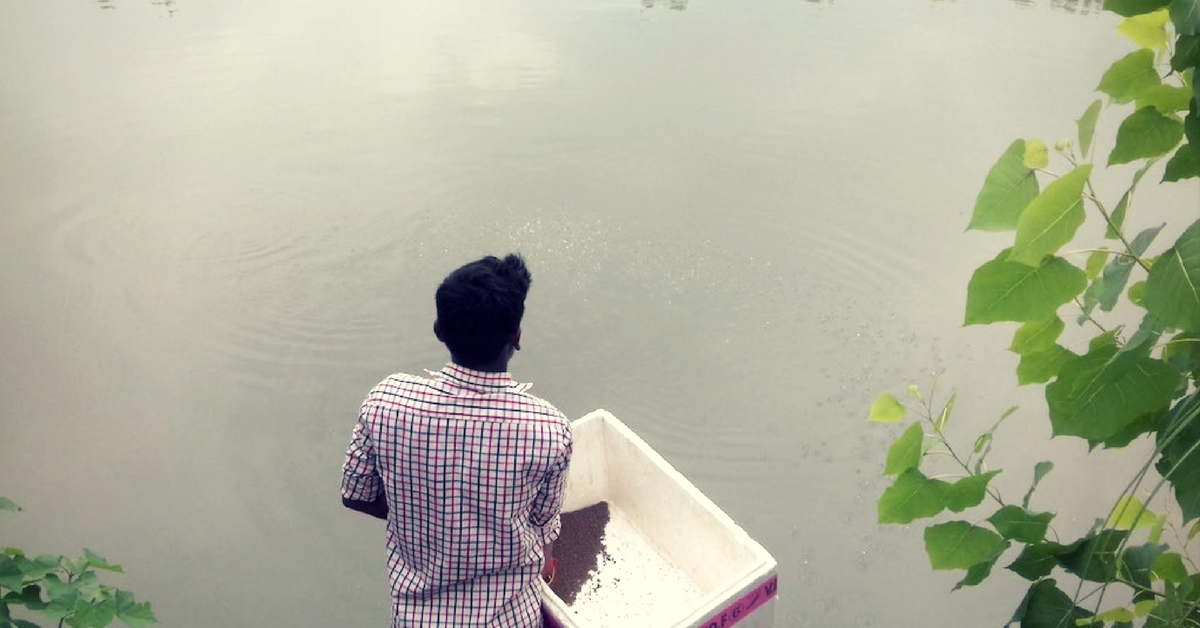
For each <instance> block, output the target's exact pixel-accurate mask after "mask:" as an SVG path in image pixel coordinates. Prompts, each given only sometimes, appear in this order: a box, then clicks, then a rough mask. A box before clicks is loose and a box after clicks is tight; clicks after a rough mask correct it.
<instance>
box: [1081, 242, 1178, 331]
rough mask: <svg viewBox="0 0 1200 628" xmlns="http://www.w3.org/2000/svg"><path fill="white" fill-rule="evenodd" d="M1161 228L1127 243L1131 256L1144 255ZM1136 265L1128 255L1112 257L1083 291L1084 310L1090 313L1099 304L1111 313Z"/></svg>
mask: <svg viewBox="0 0 1200 628" xmlns="http://www.w3.org/2000/svg"><path fill="white" fill-rule="evenodd" d="M1163 226H1164V225H1159V226H1157V227H1154V228H1151V229H1146V230H1143V231H1142V232H1141V233H1139V234H1137V236H1136V237H1134V239H1133V241H1132V242H1130V243H1129V247H1130V249H1132V251H1133V254H1134V255H1139V256H1140V255H1142V254H1144V253H1145V252H1146V249H1147V248H1149V247H1150V244H1151V243H1152V242H1154V238H1155V237H1157V236H1158V234H1159V232H1160V231H1162V228H1163ZM1136 264H1137V261H1136V260H1135V259H1134V258H1132V257H1129V256H1128V255H1116V256H1114V257H1113V260H1112V261H1111V262H1109V263H1108V265H1107V266H1105V267H1104V272H1103V273H1102V274H1101V276H1100V278H1099V279H1097V280H1095V281H1093V282H1092V283H1091V285H1089V286H1088V288H1087V290H1085V291H1084V293H1083V300H1084V303H1085V306H1084V309H1085V310H1088V311H1090V310H1091V306H1092V305H1095V304H1099V305H1100V309H1102V310H1104V311H1105V312H1111V311H1112V309H1113V307H1115V306H1116V304H1117V300H1118V299H1119V298H1120V297H1121V291H1123V290H1124V289H1125V284H1127V283H1128V282H1129V273H1130V272H1131V271H1132V270H1133V267H1134V266H1135V265H1136Z"/></svg>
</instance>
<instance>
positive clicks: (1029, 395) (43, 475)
mask: <svg viewBox="0 0 1200 628" xmlns="http://www.w3.org/2000/svg"><path fill="white" fill-rule="evenodd" d="M1098 4H1099V3H1098V2H1096V3H1063V2H1058V3H1053V4H1051V3H1036V2H1032V3H1024V2H999V1H992V2H961V3H960V2H946V1H926V0H903V1H901V0H882V1H875V2H850V1H841V2H837V3H833V4H821V3H812V2H797V1H795V0H787V1H783V0H763V1H760V2H754V3H747V2H729V1H722V0H691V1H690V2H688V1H686V0H667V1H663V0H646V1H645V2H639V1H638V0H587V1H580V0H554V1H551V0H493V1H490V2H486V3H485V2H442V3H408V2H385V1H383V0H347V1H345V2H324V1H310V0H288V1H286V2H285V1H283V0H255V1H248V0H204V1H200V0H178V1H176V2H174V3H171V4H167V5H163V4H152V3H150V2H142V1H138V0H106V1H104V2H100V3H89V2H82V1H76V2H42V1H38V0H9V1H8V2H5V3H4V6H3V7H2V8H0V207H2V211H0V273H2V274H0V277H2V279H3V281H0V355H3V359H2V360H0V400H2V407H0V494H4V495H7V496H9V497H11V498H13V499H14V500H16V501H17V502H18V503H21V504H22V505H24V506H25V507H26V512H25V513H23V514H21V515H17V516H10V517H5V518H4V521H3V523H2V526H3V541H4V544H6V545H18V546H22V547H25V548H26V549H28V550H31V551H35V552H55V553H70V552H74V551H76V550H77V548H79V547H81V546H87V547H91V548H92V549H94V550H95V551H97V552H99V553H100V554H102V555H105V556H107V557H110V558H112V559H114V560H116V561H117V562H121V563H123V564H124V565H125V566H126V568H127V570H128V572H129V573H128V574H127V575H125V576H122V577H119V578H118V579H117V580H116V582H118V583H119V584H120V585H121V586H124V587H127V588H130V589H132V590H134V591H135V592H137V593H138V594H139V595H140V596H141V597H144V598H146V599H150V600H152V601H153V602H154V606H155V609H156V611H157V612H158V615H159V617H160V618H161V620H162V623H163V625H164V626H166V627H167V628H210V627H212V626H245V627H258V626H314V627H315V626H383V625H385V622H386V618H387V613H388V610H387V608H388V607H387V592H386V589H385V579H384V576H383V556H382V549H381V548H382V535H381V526H380V525H379V524H378V523H376V522H374V521H371V520H368V519H367V518H365V517H361V516H356V515H354V514H353V513H349V512H347V511H344V510H343V509H342V508H341V506H340V504H339V502H338V494H337V491H338V483H339V480H340V475H339V469H340V464H341V459H342V452H343V450H344V447H345V444H346V442H347V438H348V434H349V429H350V427H351V425H352V423H353V421H354V418H355V416H356V412H357V407H358V403H359V402H360V400H361V399H362V396H363V395H364V394H365V392H366V391H367V389H368V388H369V387H370V386H371V385H373V384H374V383H375V382H377V381H378V380H379V379H381V378H382V377H383V376H384V375H386V374H387V373H390V372H393V371H397V370H404V371H410V372H411V371H417V372H419V371H420V370H421V369H424V368H434V369H436V368H438V367H439V366H440V365H441V364H442V363H443V362H444V360H445V356H444V353H443V350H442V347H441V346H440V345H439V344H438V343H437V342H436V340H435V339H434V338H433V335H432V333H431V331H430V326H431V323H432V319H433V306H432V293H433V289H434V287H435V286H436V285H437V283H438V282H439V281H440V280H441V278H442V277H443V276H444V275H445V274H446V273H447V272H448V271H449V270H451V269H453V268H454V267H456V266H458V265H459V264H461V263H463V262H465V261H468V260H470V259H473V258H475V257H478V256H479V255H482V254H485V253H502V252H507V251H510V250H518V251H521V252H523V253H524V254H525V255H526V257H527V259H528V261H529V263H530V265H531V267H532V269H533V272H534V287H533V292H532V293H531V295H530V299H529V303H528V314H527V317H526V321H525V334H524V337H523V338H524V343H523V344H524V350H523V351H522V352H521V353H520V355H519V356H518V358H517V360H516V361H515V362H514V364H513V370H514V372H515V373H516V375H517V376H518V378H519V379H521V380H523V381H534V382H535V383H536V386H535V388H534V391H535V392H538V393H540V394H542V395H543V396H545V397H547V398H549V399H551V400H553V401H555V402H556V403H557V404H558V405H559V406H560V407H561V408H562V409H563V410H564V411H565V412H566V413H567V414H568V415H570V416H572V417H575V416H579V415H582V414H583V413H585V412H587V411H589V410H591V409H594V408H597V407H604V408H608V409H609V410H611V411H613V412H614V413H615V414H617V416H619V417H620V418H622V419H623V420H624V421H626V422H627V423H629V424H630V425H631V426H632V427H633V428H634V429H635V430H636V431H638V432H639V433H640V434H642V435H643V436H644V437H645V438H646V439H647V440H648V441H649V442H650V443H651V444H652V445H653V446H655V447H656V448H657V449H658V450H659V451H660V452H661V453H662V454H663V455H664V456H665V457H666V458H667V459H668V460H670V461H671V462H672V463H674V464H675V465H676V466H677V467H678V468H679V469H680V470H681V471H682V472H683V473H684V474H685V475H687V476H688V477H690V478H692V479H693V480H694V481H695V483H696V484H697V485H698V486H699V487H700V488H701V489H702V490H704V491H705V492H706V493H707V494H708V495H709V496H711V497H712V498H713V499H714V500H715V501H716V502H717V503H718V504H719V505H721V506H722V507H723V508H725V509H726V511H728V512H729V513H730V515H731V516H732V517H733V518H734V519H735V520H737V521H738V522H740V523H741V524H743V525H744V526H745V528H746V529H747V530H748V531H749V532H750V534H751V535H752V536H754V537H755V538H757V539H758V540H760V541H761V542H762V543H763V544H764V545H765V546H766V547H767V548H768V549H769V550H770V551H772V552H773V553H774V555H775V556H776V558H777V559H778V561H779V569H780V574H781V580H780V590H781V593H782V598H781V602H780V606H779V616H778V625H779V626H786V627H793V626H821V627H832V628H836V627H840V626H847V627H869V626H922V627H923V626H933V627H950V626H964V625H971V626H974V625H980V626H985V625H986V626H995V625H999V624H1000V623H1002V621H1003V620H1005V619H1007V618H1008V617H1009V616H1010V614H1011V611H1012V608H1013V607H1014V606H1015V605H1016V603H1017V602H1018V601H1019V600H1020V596H1021V589H1022V585H1021V583H1020V582H1019V581H1018V580H1017V579H1016V578H1015V577H1011V578H1010V577H1008V575H1007V574H1004V573H1000V574H998V575H997V576H995V577H994V578H995V579H996V581H997V582H996V583H995V585H994V586H990V587H988V588H987V589H986V591H975V590H971V591H962V592H958V593H955V594H953V595H951V594H950V593H949V589H950V587H951V586H952V585H953V583H954V582H956V581H957V579H958V578H957V577H958V575H959V574H947V573H934V572H931V571H930V570H929V569H928V568H927V567H926V565H927V563H926V561H925V557H924V552H923V549H922V543H921V536H920V528H913V529H907V528H900V527H889V528H880V527H878V526H877V525H876V524H875V510H874V500H875V498H876V497H877V496H878V494H879V492H880V491H881V490H882V489H883V487H884V483H883V482H882V481H881V479H880V477H879V471H880V469H881V467H882V460H883V455H884V452H885V449H886V446H887V444H888V443H889V442H890V440H891V438H893V437H894V435H895V431H893V430H888V429H886V428H880V427H870V426H868V425H867V424H866V423H865V421H864V420H863V417H864V416H865V412H866V408H867V406H868V405H869V403H870V401H871V399H872V398H873V397H874V396H875V394H876V393H877V392H879V391H881V390H884V389H890V390H900V389H902V387H903V385H904V384H906V383H909V382H916V383H922V384H925V383H927V382H928V381H929V379H930V377H931V374H932V373H934V372H935V371H944V372H945V376H944V377H943V385H944V386H948V387H954V388H956V389H958V390H959V392H960V394H961V399H960V402H959V404H958V412H959V415H958V418H956V419H955V421H956V422H957V423H958V424H959V425H960V426H961V430H962V431H961V432H960V433H961V435H962V438H963V439H964V441H966V442H968V443H969V442H970V441H971V440H973V438H974V435H975V433H976V432H975V430H978V429H980V427H981V426H983V425H986V424H988V423H990V421H991V420H992V419H993V418H994V417H995V416H996V415H997V414H999V412H1000V411H1002V410H1003V409H1004V408H1005V407H1007V406H1008V405H1011V404H1013V403H1021V404H1023V405H1024V407H1025V408H1026V409H1027V411H1026V412H1025V413H1023V415H1024V418H1023V419H1020V418H1017V419H1014V421H1013V423H1012V425H1010V426H1009V428H1008V431H1006V432H1003V433H1002V434H1001V439H1000V442H999V444H998V450H999V451H1000V454H998V457H997V459H996V463H997V464H998V466H1001V467H1006V468H1008V469H1011V471H1010V472H1007V473H1005V474H1002V475H1001V476H1000V478H999V479H998V482H999V483H1000V486H1001V487H1002V488H1008V489H1009V490H1010V491H1017V492H1023V491H1024V489H1025V487H1026V486H1027V483H1028V480H1029V476H1030V473H1031V471H1030V468H1031V466H1032V462H1034V461H1036V460H1040V459H1044V458H1050V457H1055V458H1056V459H1057V460H1060V467H1059V468H1058V469H1056V470H1055V472H1054V474H1052V475H1051V476H1050V478H1048V479H1047V481H1046V483H1045V484H1044V485H1043V486H1044V487H1045V489H1044V490H1045V492H1044V493H1042V497H1044V498H1046V500H1047V501H1045V502H1043V504H1042V507H1051V505H1052V504H1055V503H1057V504H1059V505H1061V506H1062V508H1063V512H1062V514H1060V517H1059V519H1058V520H1056V521H1057V522H1058V523H1057V525H1060V526H1062V527H1063V528H1066V529H1070V528H1071V526H1074V525H1077V526H1086V525H1087V523H1088V522H1090V521H1091V519H1092V518H1093V517H1095V516H1098V513H1096V512H1093V511H1090V510H1088V509H1086V508H1084V506H1085V505H1086V503H1087V502H1088V500H1090V499H1092V498H1095V497H1100V498H1103V499H1108V498H1109V497H1110V496H1112V495H1114V494H1115V493H1116V492H1117V491H1118V490H1119V486H1118V485H1119V484H1120V481H1119V480H1118V479H1112V480H1111V481H1109V480H1107V479H1100V480H1096V478H1097V477H1100V478H1107V477H1108V476H1097V475H1095V473H1096V471H1097V470H1098V469H1103V467H1104V465H1105V464H1106V463H1107V460H1108V459H1106V458H1104V457H1101V459H1100V460H1099V461H1095V463H1094V464H1095V465H1096V466H1094V467H1089V466H1088V465H1087V464H1084V463H1077V464H1074V465H1073V466H1072V465H1071V464H1064V463H1061V460H1063V458H1064V457H1065V458H1066V459H1068V460H1069V459H1071V458H1072V457H1078V454H1079V452H1080V451H1081V447H1078V446H1076V445H1075V444H1073V443H1059V442H1054V443H1050V442H1048V441H1047V438H1048V431H1047V430H1046V429H1045V428H1044V422H1042V421H1040V420H1039V419H1036V417H1037V414H1038V413H1039V412H1040V404H1039V402H1038V397H1037V391H1036V390H1033V391H1014V383H1013V382H1014V377H1013V375H1012V372H1013V368H1014V367H1015V361H1014V360H1013V359H1011V356H1009V355H1007V354H1006V353H1005V352H1004V351H1003V347H1005V346H1007V341H1008V338H1007V334H1008V333H1010V332H1011V328H1008V329H1004V328H997V329H994V330H993V329H977V328H971V329H961V328H960V327H959V325H960V322H961V316H962V305H963V302H964V294H965V285H966V280H967V278H968V277H969V275H970V272H971V270H972V269H973V268H974V267H976V266H977V265H979V264H980V263H982V262H983V261H985V260H987V259H990V258H991V257H992V256H993V255H994V252H995V251H996V250H997V249H998V248H1000V247H1001V246H1002V240H1001V239H1000V238H998V237H995V236H988V235H980V234H966V235H964V234H963V229H964V227H965V225H966V223H967V217H968V216H969V211H970V208H971V205H972V203H973V201H974V198H975V194H976V192H977V190H978V187H979V185H980V184H981V182H982V180H983V176H984V174H985V173H986V170H987V168H988V167H989V166H990V165H991V163H992V162H993V161H994V160H995V158H996V157H997V156H998V155H999V154H1000V153H1001V152H1002V151H1003V149H1004V147H1005V146H1007V145H1008V143H1009V142H1010V141H1011V140H1012V139H1013V138H1015V137H1018V136H1043V137H1046V138H1047V139H1048V140H1050V141H1053V140H1055V139H1057V138H1059V137H1065V136H1069V135H1071V134H1073V131H1074V123H1073V120H1074V118H1076V117H1078V115H1079V113H1080V112H1082V111H1083V109H1084V108H1085V107H1086V106H1087V104H1088V103H1089V102H1090V101H1091V99H1092V98H1093V95H1092V94H1091V93H1090V90H1091V89H1092V88H1094V86H1095V84H1096V83H1097V81H1098V78H1099V76H1100V74H1101V73H1102V72H1103V70H1104V69H1105V68H1106V67H1107V66H1108V65H1109V64H1110V63H1111V62H1112V60H1114V59H1116V58H1118V57H1120V56H1122V55H1123V54H1125V53H1126V52H1127V51H1128V50H1129V49H1130V48H1129V46H1128V44H1126V43H1125V42H1124V40H1123V39H1122V38H1121V37H1120V36H1119V35H1117V34H1116V33H1115V32H1114V31H1113V27H1114V25H1115V20H1114V19H1113V18H1112V17H1111V16H1107V15H1102V14H1099V13H1098V12H1097V11H1096V5H1098ZM1144 198H1145V199H1146V200H1147V201H1148V203H1147V207H1152V208H1153V211H1152V212H1149V213H1148V214H1147V216H1146V220H1147V221H1148V222H1153V221H1155V220H1159V219H1162V217H1164V216H1166V217H1168V218H1167V219H1169V216H1170V215H1172V214H1174V215H1176V216H1178V215H1179V214H1181V213H1186V212H1191V211H1194V208H1195V207H1197V206H1198V205H1200V201H1197V198H1198V193H1197V188H1196V185H1195V184H1194V183H1193V184H1191V185H1190V186H1175V187H1173V188H1170V189H1164V190H1156V191H1153V192H1152V193H1150V194H1147V195H1146V196H1145V197H1144ZM1164 237H1165V236H1164ZM1020 416H1021V415H1019V417H1020ZM1112 477H1114V478H1117V477H1118V476H1112ZM1051 499H1057V500H1058V501H1057V502H1052V501H1050V500H1051ZM1035 505H1037V504H1036V502H1035Z"/></svg>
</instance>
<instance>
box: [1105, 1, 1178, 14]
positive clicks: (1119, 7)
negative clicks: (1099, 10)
mask: <svg viewBox="0 0 1200 628" xmlns="http://www.w3.org/2000/svg"><path fill="white" fill-rule="evenodd" d="M1168 4H1171V0H1104V10H1105V11H1112V12H1113V13H1116V14H1117V15H1120V16H1121V17H1130V16H1132V15H1141V14H1143V13H1149V12H1151V11H1155V10H1157V9H1161V8H1163V7H1165V6H1167V5H1168Z"/></svg>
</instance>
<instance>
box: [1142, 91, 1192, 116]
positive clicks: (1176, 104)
mask: <svg viewBox="0 0 1200 628" xmlns="http://www.w3.org/2000/svg"><path fill="white" fill-rule="evenodd" d="M1191 102H1192V90H1190V89H1188V88H1186V87H1177V86H1175V85H1155V86H1154V87H1150V88H1148V89H1146V90H1145V91H1143V92H1142V93H1141V94H1140V95H1139V96H1138V97H1137V108H1138V109H1141V108H1142V107H1154V108H1155V109H1157V110H1158V111H1159V113H1175V112H1176V111H1187V109H1188V104H1189V103H1191Z"/></svg>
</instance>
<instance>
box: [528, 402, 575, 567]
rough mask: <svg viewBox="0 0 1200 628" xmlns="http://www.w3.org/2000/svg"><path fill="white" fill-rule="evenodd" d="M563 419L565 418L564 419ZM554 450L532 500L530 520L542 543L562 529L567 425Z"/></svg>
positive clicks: (568, 452) (568, 437)
mask: <svg viewBox="0 0 1200 628" xmlns="http://www.w3.org/2000/svg"><path fill="white" fill-rule="evenodd" d="M564 421H565V419H564ZM556 449H557V451H556V452H555V460H554V463H553V464H552V465H551V466H550V470H549V471H547V472H546V474H545V475H544V476H542V484H541V486H540V487H538V494H537V496H536V497H534V500H533V509H532V512H531V513H530V522H531V523H533V525H535V526H537V527H538V528H539V529H540V532H541V535H542V545H545V544H547V543H551V542H553V541H554V540H555V539H557V538H558V535H559V532H560V531H561V530H562V521H561V519H560V518H559V513H560V512H562V505H563V493H564V492H565V489H566V485H567V469H568V468H569V467H570V463H571V451H572V442H571V430H570V427H569V426H567V427H566V428H565V430H564V434H563V435H562V438H561V440H560V441H559V442H558V447H557V448H556Z"/></svg>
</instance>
